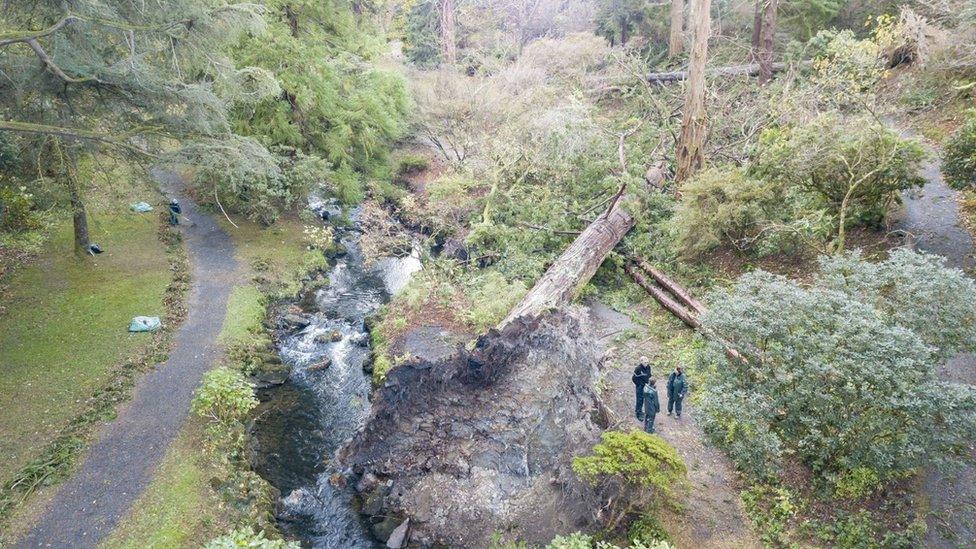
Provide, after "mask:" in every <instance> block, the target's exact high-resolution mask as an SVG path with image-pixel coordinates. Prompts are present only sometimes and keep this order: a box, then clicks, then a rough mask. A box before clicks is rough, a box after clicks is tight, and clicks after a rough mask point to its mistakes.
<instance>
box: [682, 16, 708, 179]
mask: <svg viewBox="0 0 976 549" xmlns="http://www.w3.org/2000/svg"><path fill="white" fill-rule="evenodd" d="M711 10H712V1H711V0H695V2H694V10H692V11H693V13H692V18H691V27H692V28H693V29H694V41H693V42H692V45H691V63H690V64H689V66H688V89H687V90H686V92H685V106H684V111H683V114H682V117H681V135H680V136H679V138H678V150H677V153H676V155H677V158H678V169H677V171H676V173H675V180H676V181H678V182H679V183H680V182H681V181H684V180H686V179H688V178H689V177H691V176H692V175H694V173H695V172H696V171H697V170H698V168H700V167H701V165H702V161H703V153H702V146H703V145H704V142H705V133H706V131H707V127H706V120H705V63H706V61H707V60H708V37H709V34H710V33H711V26H712V17H711Z"/></svg>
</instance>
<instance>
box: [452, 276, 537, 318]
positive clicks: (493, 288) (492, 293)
mask: <svg viewBox="0 0 976 549" xmlns="http://www.w3.org/2000/svg"><path fill="white" fill-rule="evenodd" d="M465 288H466V293H467V296H468V298H469V299H470V300H471V306H470V307H469V308H468V309H467V310H465V311H464V318H465V320H466V321H467V322H468V323H470V324H471V326H473V327H474V328H475V330H476V331H478V332H481V331H483V330H486V329H488V328H490V327H492V326H494V325H496V324H498V323H499V322H501V321H502V319H503V318H505V316H506V315H508V313H509V311H511V310H512V308H513V307H514V306H515V305H516V304H518V302H519V300H521V299H522V296H524V295H525V294H526V292H528V288H526V286H525V284H524V283H522V281H520V280H516V281H514V282H511V283H509V282H508V280H506V279H505V277H504V276H503V275H502V274H501V273H499V272H498V271H488V272H486V273H484V274H481V275H478V276H476V277H474V278H473V279H471V280H468V281H467V283H466V285H465Z"/></svg>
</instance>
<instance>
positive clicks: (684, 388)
mask: <svg viewBox="0 0 976 549" xmlns="http://www.w3.org/2000/svg"><path fill="white" fill-rule="evenodd" d="M687 393H688V382H687V381H686V380H685V374H684V372H682V371H681V366H678V367H677V368H675V369H674V371H673V372H671V375H670V376H668V415H669V416H670V415H671V412H672V411H674V413H675V415H676V416H678V417H679V418H680V417H681V401H682V400H684V399H685V395H686V394H687Z"/></svg>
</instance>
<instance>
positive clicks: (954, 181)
mask: <svg viewBox="0 0 976 549" xmlns="http://www.w3.org/2000/svg"><path fill="white" fill-rule="evenodd" d="M942 160H943V162H942V173H943V174H945V180H946V183H948V184H949V186H950V187H952V188H954V189H972V188H976V110H971V111H969V113H968V115H967V117H966V121H965V122H964V123H963V125H962V126H960V127H959V129H958V130H956V133H955V134H953V136H952V137H951V138H950V139H949V141H948V142H947V143H946V145H945V150H944V151H943V152H942Z"/></svg>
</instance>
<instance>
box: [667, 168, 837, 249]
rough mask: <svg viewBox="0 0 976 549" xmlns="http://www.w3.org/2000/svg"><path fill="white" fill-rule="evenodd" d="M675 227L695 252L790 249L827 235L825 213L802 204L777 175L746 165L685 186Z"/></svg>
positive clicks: (701, 176)
mask: <svg viewBox="0 0 976 549" xmlns="http://www.w3.org/2000/svg"><path fill="white" fill-rule="evenodd" d="M681 192H682V197H681V200H680V201H679V202H678V204H677V206H676V208H675V212H674V218H673V222H672V225H673V226H674V228H675V231H676V233H677V235H676V236H677V242H678V246H679V247H680V249H681V250H682V252H683V253H684V254H685V255H688V256H692V255H695V254H699V253H702V252H706V251H709V250H711V249H713V248H717V247H719V246H732V247H734V248H736V249H738V250H740V251H756V252H758V253H760V254H763V253H769V252H776V251H789V250H795V249H797V248H799V247H802V246H803V245H804V243H807V242H810V241H811V240H814V239H816V238H817V236H818V234H819V236H820V238H821V239H822V236H823V234H822V233H825V232H826V231H825V230H824V228H823V226H824V224H825V223H823V222H820V223H818V222H817V221H818V219H819V220H822V219H823V215H820V214H819V213H818V212H804V211H802V210H800V209H799V208H796V207H795V206H796V201H794V200H790V199H789V198H788V197H787V189H786V187H785V186H784V185H783V184H782V183H781V182H780V181H779V180H776V179H774V178H766V179H761V178H754V177H750V176H749V175H747V174H746V173H745V171H744V170H743V169H741V168H731V169H719V168H710V169H706V170H704V171H702V172H700V173H698V174H697V175H696V176H695V177H694V178H693V179H691V180H690V181H688V182H687V183H686V184H685V185H684V186H683V187H682V188H681Z"/></svg>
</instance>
